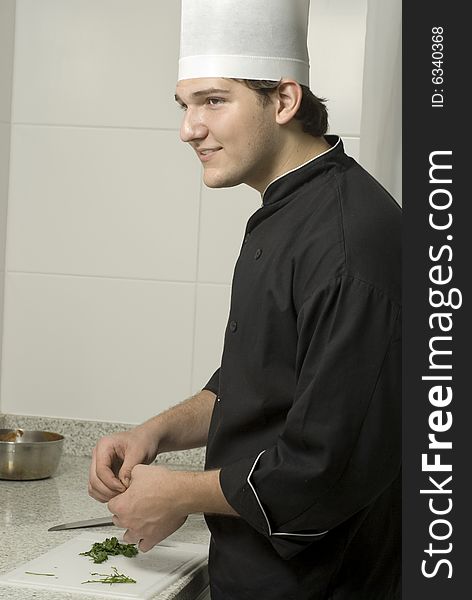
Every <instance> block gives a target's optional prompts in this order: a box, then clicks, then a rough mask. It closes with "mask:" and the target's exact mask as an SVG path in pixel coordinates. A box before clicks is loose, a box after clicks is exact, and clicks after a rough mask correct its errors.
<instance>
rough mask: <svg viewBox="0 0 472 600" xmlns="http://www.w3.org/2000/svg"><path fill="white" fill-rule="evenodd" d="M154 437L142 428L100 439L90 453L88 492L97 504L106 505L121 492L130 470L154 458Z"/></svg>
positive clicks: (155, 451) (155, 445) (149, 431)
mask: <svg viewBox="0 0 472 600" xmlns="http://www.w3.org/2000/svg"><path fill="white" fill-rule="evenodd" d="M158 443H159V442H158V440H157V439H156V435H155V434H153V432H152V431H151V430H149V429H147V428H146V427H145V426H143V425H139V426H138V427H135V428H134V429H131V430H130V431H124V432H121V433H116V434H114V435H110V436H106V437H103V438H101V439H100V440H99V441H98V442H97V445H96V446H95V448H94V449H93V452H92V462H91V465H90V472H89V484H88V492H89V494H90V496H92V498H95V500H98V501H99V502H108V501H109V500H111V498H113V497H114V496H116V495H117V494H121V493H122V492H124V491H125V490H126V489H127V487H128V485H129V482H130V479H131V471H132V469H133V467H135V466H136V465H139V464H142V463H144V464H149V463H151V462H152V461H153V460H154V459H155V458H156V455H157V449H158Z"/></svg>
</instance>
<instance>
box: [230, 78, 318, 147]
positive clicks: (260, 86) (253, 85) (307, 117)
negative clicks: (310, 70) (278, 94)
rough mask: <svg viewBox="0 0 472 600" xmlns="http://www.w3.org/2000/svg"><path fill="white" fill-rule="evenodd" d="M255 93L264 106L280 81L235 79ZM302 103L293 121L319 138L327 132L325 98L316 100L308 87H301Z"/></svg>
mask: <svg viewBox="0 0 472 600" xmlns="http://www.w3.org/2000/svg"><path fill="white" fill-rule="evenodd" d="M237 81H240V82H241V83H245V84H246V85H247V87H248V88H249V89H251V90H254V91H255V92H257V94H258V95H259V96H260V97H261V99H262V103H263V104H264V105H266V104H268V103H269V102H270V101H271V94H272V93H273V92H274V91H275V90H276V89H277V88H278V86H279V84H280V81H269V80H257V79H237ZM301 88H302V101H301V104H300V108H299V109H298V112H297V114H296V115H295V119H297V120H298V121H300V122H301V125H302V129H303V131H304V132H305V133H309V134H310V135H313V136H314V137H320V136H322V135H324V134H325V133H326V132H327V131H328V109H327V108H326V105H325V104H324V103H325V102H326V99H325V98H318V97H317V96H315V94H313V92H312V91H311V90H310V88H309V87H307V86H306V85H302V86H301Z"/></svg>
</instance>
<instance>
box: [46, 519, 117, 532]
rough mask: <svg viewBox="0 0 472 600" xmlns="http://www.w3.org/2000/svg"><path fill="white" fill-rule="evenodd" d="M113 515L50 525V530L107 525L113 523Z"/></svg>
mask: <svg viewBox="0 0 472 600" xmlns="http://www.w3.org/2000/svg"><path fill="white" fill-rule="evenodd" d="M113 524H114V523H113V521H112V520H111V517H100V518H99V519H85V521H74V522H72V523H62V524H61V525H54V527H50V528H49V529H48V531H61V530H62V529H80V528H81V527H105V526H106V525H113Z"/></svg>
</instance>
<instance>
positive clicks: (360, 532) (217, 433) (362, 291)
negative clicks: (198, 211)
mask: <svg viewBox="0 0 472 600" xmlns="http://www.w3.org/2000/svg"><path fill="white" fill-rule="evenodd" d="M326 139H327V141H328V142H329V143H330V144H331V145H332V147H331V148H330V149H329V150H328V151H327V152H325V153H323V154H322V155H320V156H318V157H317V158H315V159H313V160H311V161H310V162H308V163H306V164H304V165H302V166H301V167H299V168H297V169H295V170H294V171H291V172H289V173H287V174H285V175H283V176H282V177H280V178H278V179H276V180H275V181H273V182H272V183H271V184H270V185H269V187H268V188H267V190H266V191H265V193H264V195H263V205H262V207H261V208H260V209H259V210H257V211H256V212H255V213H254V214H253V215H252V216H251V218H250V219H249V221H248V224H247V229H246V235H245V238H244V242H243V245H242V248H241V253H240V256H239V258H238V260H237V263H236V266H235V271H234V278H233V285H232V296H231V308H230V315H229V320H228V325H227V329H226V334H225V343H224V350H223V356H222V360H221V366H220V369H218V371H217V372H216V373H215V374H214V375H213V377H212V378H211V380H210V381H209V382H208V384H207V385H206V386H205V389H209V390H211V391H213V392H214V393H215V394H217V400H216V402H215V407H214V411H213V415H212V420H211V426H210V433H209V437H208V446H207V457H206V468H207V469H214V468H221V469H222V470H221V474H220V482H221V486H222V490H223V493H224V495H225V497H226V498H227V500H228V502H229V503H230V504H231V505H232V506H233V507H234V509H235V510H236V511H237V512H238V513H239V514H240V516H241V518H236V517H230V516H218V515H207V516H206V519H207V523H208V526H209V528H210V531H211V546H210V580H211V591H212V600H245V599H248V600H249V599H250V600H279V599H280V600H305V599H306V600H308V599H310V600H321V599H323V600H325V599H333V600H392V599H397V598H400V564H399V563H400V523H401V521H400V519H401V511H400V507H401V504H400V502H401V500H400V491H401V490H400V458H401V342H400V338H401V327H400V300H401V294H400V267H401V260H400V258H401V248H400V237H401V236H400V217H401V211H400V209H399V207H398V205H397V204H396V203H395V201H394V200H393V199H392V197H391V196H390V195H389V194H388V193H387V192H386V191H385V190H384V189H383V188H382V186H381V185H380V184H379V183H378V182H377V181H375V179H373V178H372V177H371V176H370V175H369V174H368V173H367V172H366V171H364V170H363V169H362V167H360V165H359V164H357V163H356V162H355V161H354V160H353V159H352V158H350V157H348V156H347V155H346V154H345V153H344V149H343V145H342V142H341V140H340V139H339V138H337V137H335V136H326Z"/></svg>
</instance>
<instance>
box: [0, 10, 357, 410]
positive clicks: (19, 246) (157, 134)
mask: <svg viewBox="0 0 472 600" xmlns="http://www.w3.org/2000/svg"><path fill="white" fill-rule="evenodd" d="M7 1H8V2H10V6H13V5H14V1H13V0H7ZM366 2H367V0H321V1H320V2H316V3H312V13H311V15H312V16H311V28H310V39H309V45H310V51H311V59H312V65H313V67H312V88H313V91H314V92H315V93H317V94H318V95H322V96H323V95H324V96H325V97H327V98H328V99H329V104H328V106H329V109H330V116H331V131H333V132H334V133H338V134H341V135H342V136H343V139H344V142H345V146H346V149H347V152H348V153H349V154H351V156H354V157H355V158H356V157H357V156H358V146H359V131H360V105H361V89H362V62H363V54H364V47H363V41H364V34H365V11H366ZM0 6H1V7H2V9H3V7H4V6H5V3H4V2H2V3H0ZM179 10H180V2H178V0H159V1H158V2H156V1H155V0H140V1H139V2H135V1H133V0H41V2H38V1H37V0H17V12H16V35H15V61H14V78H13V81H14V87H13V106H12V115H13V118H12V120H13V129H12V148H11V156H12V160H11V166H10V173H9V175H10V196H9V213H8V243H7V257H6V294H5V299H6V301H5V321H4V322H5V327H4V340H3V341H4V344H3V348H4V363H3V368H2V386H1V390H0V393H1V396H0V399H1V409H2V410H3V411H6V412H13V413H26V414H37V415H46V416H47V415H49V416H61V417H71V418H84V419H98V420H101V419H104V420H113V421H121V422H139V421H141V420H143V419H145V418H147V417H148V416H150V415H151V414H154V413H157V412H159V411H160V410H162V409H163V408H166V407H167V406H169V405H171V404H174V403H176V402H178V401H180V400H182V399H183V398H184V397H186V396H188V395H189V394H190V393H193V392H195V391H196V390H198V389H199V388H200V387H201V386H202V385H203V384H204V383H206V381H207V379H208V378H209V377H210V375H211V374H212V373H213V370H214V369H215V368H216V367H217V366H218V362H219V358H220V356H221V350H222V343H223V334H224V329H225V324H226V320H227V315H228V309H229V298H230V281H231V276H232V271H233V266H234V261H235V259H236V257H237V255H238V253H239V248H240V244H241V240H242V236H243V232H244V227H245V224H246V221H247V219H248V218H249V216H250V215H251V214H252V213H253V212H254V211H255V210H257V209H258V207H259V205H260V198H259V195H258V194H257V193H256V192H255V191H253V190H251V189H249V188H247V187H245V186H239V187H237V188H233V189H228V190H210V189H208V188H205V187H204V186H202V185H201V183H200V178H201V171H200V166H199V164H198V161H197V160H196V159H195V157H194V155H193V153H192V152H190V151H189V150H188V149H186V148H185V146H184V145H183V144H181V143H180V142H179V141H178V127H179V120H180V116H181V114H180V112H179V110H178V109H177V108H176V107H175V105H174V101H173V93H174V87H175V79H176V74H177V59H178V44H179V18H180V15H179ZM321 57H322V58H321ZM1 64H2V63H1V58H0V77H1V76H2V70H1V69H2V67H1ZM1 106H2V99H1V96H0V121H1V120H2V118H1V114H2V112H1V111H2V108H1ZM0 152H1V137H0ZM0 200H1V199H0ZM0 206H1V205H0ZM0 276H1V273H0Z"/></svg>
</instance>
